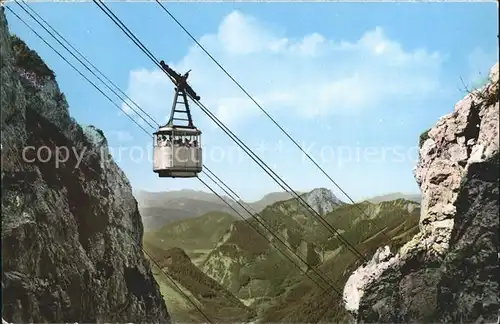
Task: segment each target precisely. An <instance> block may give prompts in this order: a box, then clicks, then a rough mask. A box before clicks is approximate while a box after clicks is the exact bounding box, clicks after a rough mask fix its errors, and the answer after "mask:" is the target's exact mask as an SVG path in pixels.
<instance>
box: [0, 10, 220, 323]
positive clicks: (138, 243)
mask: <svg viewBox="0 0 500 324" xmlns="http://www.w3.org/2000/svg"><path fill="white" fill-rule="evenodd" d="M5 8H7V10H9V11H10V12H11V13H12V14H13V15H14V16H16V17H17V18H18V19H19V20H20V21H21V22H22V23H23V24H24V25H26V27H28V28H29V29H30V30H31V31H32V32H33V33H34V34H35V35H36V36H38V38H40V39H41V40H42V41H43V42H44V43H45V44H46V45H47V46H49V47H50V49H52V50H53V51H54V52H56V54H58V55H59V57H61V58H62V59H63V60H64V61H65V62H66V63H67V64H69V65H70V66H71V67H72V68H73V69H74V70H75V71H77V72H78V74H80V75H81V76H82V77H83V78H85V80H87V81H88V82H89V83H90V84H92V85H93V86H94V88H96V89H97V90H98V91H99V92H100V93H101V94H102V95H103V96H105V97H106V98H107V99H108V100H109V101H110V102H111V103H113V104H114V105H115V106H116V107H117V108H118V109H120V110H122V111H123V112H124V113H125V114H126V115H127V116H129V115H128V114H127V113H126V112H125V111H124V110H123V109H122V108H120V106H118V105H117V104H116V103H115V102H114V101H113V100H112V99H111V98H110V97H108V96H107V95H106V94H105V93H104V92H103V91H102V90H101V89H99V87H97V86H96V85H95V84H94V83H93V82H92V81H90V80H89V79H88V78H87V77H86V76H85V75H83V74H82V73H81V72H80V71H79V70H78V69H77V68H76V67H75V66H74V65H72V64H71V63H70V62H69V61H68V60H67V59H66V58H65V57H64V56H63V55H62V54H60V53H59V52H58V51H57V50H56V49H55V48H54V47H52V45H50V44H49V43H48V42H47V41H45V39H44V38H43V37H42V36H40V34H38V33H37V32H36V31H35V30H34V29H33V28H32V27H31V26H30V25H29V24H28V23H26V22H25V21H24V20H23V19H22V18H21V17H19V16H18V15H17V14H16V13H15V12H14V10H13V9H11V8H10V7H9V6H5ZM129 117H130V116H129ZM130 119H131V120H132V121H133V122H134V123H135V124H136V125H137V126H139V127H140V128H141V129H142V130H143V131H144V132H145V133H147V134H149V132H148V131H146V130H145V129H144V128H143V127H142V126H141V125H139V124H138V123H137V122H136V121H135V120H134V119H133V118H131V117H130ZM126 233H127V235H129V236H130V237H131V238H132V239H133V240H134V242H135V243H136V244H137V245H138V246H139V248H140V249H141V250H142V251H143V252H144V253H145V254H146V255H147V256H148V257H149V258H150V260H151V261H152V262H153V263H154V264H155V265H156V266H157V267H158V268H159V269H160V271H161V272H162V273H163V275H164V276H165V277H167V278H168V279H169V280H170V281H171V282H172V284H173V285H174V286H175V287H176V288H177V289H178V290H179V292H180V293H181V294H182V295H183V296H184V298H186V299H187V300H188V301H189V302H190V303H191V304H192V305H193V306H194V307H195V308H196V309H197V310H198V312H200V314H202V316H203V317H204V318H205V319H206V320H207V321H208V322H209V323H213V322H212V321H211V320H210V318H209V317H208V316H207V315H206V314H205V313H204V312H203V311H202V310H201V308H200V307H199V306H198V305H197V304H196V303H195V302H194V301H193V300H191V298H190V297H189V296H188V295H187V294H186V293H185V292H184V291H183V290H182V289H181V288H180V287H179V285H178V284H177V283H176V282H175V280H174V279H173V278H172V277H171V276H170V275H169V274H168V273H167V272H166V271H165V270H163V268H162V267H161V266H160V265H159V263H158V262H157V261H156V260H155V259H154V258H153V257H152V256H151V254H150V253H149V252H147V251H146V249H145V248H144V247H143V246H142V244H141V243H140V242H137V241H136V240H135V238H134V237H133V236H132V235H131V234H130V233H128V232H126Z"/></svg>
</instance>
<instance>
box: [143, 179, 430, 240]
mask: <svg viewBox="0 0 500 324" xmlns="http://www.w3.org/2000/svg"><path fill="white" fill-rule="evenodd" d="M313 191H314V192H315V193H316V194H317V195H320V196H321V195H331V196H332V197H330V198H331V199H332V200H334V201H338V202H341V201H340V200H339V199H338V198H336V197H335V196H334V195H333V193H332V192H331V191H330V190H328V189H325V188H318V189H315V190H313ZM313 191H311V192H313ZM298 194H302V192H298ZM135 197H136V199H137V202H138V204H139V211H140V213H141V215H142V221H143V224H144V228H145V230H147V231H151V230H154V229H159V228H161V227H162V226H164V225H166V224H168V223H170V222H173V221H177V220H185V219H189V218H195V217H198V216H201V215H204V214H207V213H210V212H223V213H228V214H230V215H233V216H235V217H238V213H239V214H240V215H242V216H244V217H249V215H248V213H247V211H246V210H245V208H246V209H247V210H248V211H251V212H253V213H259V212H261V211H262V210H263V209H264V208H265V207H266V206H269V205H272V204H274V203H276V202H279V201H286V200H289V199H292V198H293V197H294V195H293V194H292V193H288V192H271V193H268V194H266V195H265V196H264V197H262V198H261V199H259V200H257V201H254V202H245V201H243V200H240V201H239V204H238V203H237V202H235V201H234V200H232V199H231V198H229V197H227V196H224V195H221V197H222V198H223V199H224V201H222V200H221V199H220V198H219V197H218V196H216V195H214V194H212V193H207V192H203V191H196V190H189V189H184V190H177V191H166V192H148V191H139V192H137V193H135ZM310 197H311V198H309V199H316V200H318V198H312V196H310ZM396 199H406V200H409V201H414V202H417V203H420V195H418V194H403V193H391V194H387V195H383V196H377V197H373V198H369V199H366V201H369V202H372V203H379V202H383V201H392V200H396ZM324 201H327V200H324ZM240 204H241V205H243V206H245V208H242V207H241V206H240ZM228 205H229V206H231V207H229V206H228ZM324 207H325V206H323V207H321V206H319V208H324ZM235 210H236V211H237V212H235Z"/></svg>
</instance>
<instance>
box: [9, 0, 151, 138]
mask: <svg viewBox="0 0 500 324" xmlns="http://www.w3.org/2000/svg"><path fill="white" fill-rule="evenodd" d="M15 2H16V4H17V5H18V6H19V7H21V9H22V10H24V12H26V13H27V14H28V15H29V16H30V17H31V18H32V19H33V20H34V21H35V22H36V23H38V24H39V25H40V26H41V27H42V28H43V29H44V30H45V31H46V32H47V33H48V34H49V35H50V36H52V38H54V39H55V40H56V41H57V42H58V43H59V45H61V46H62V47H63V48H64V49H65V50H66V51H68V53H70V54H71V56H73V57H74V58H75V59H76V60H78V62H80V64H82V65H83V66H84V67H85V68H86V69H87V70H88V71H89V72H90V73H92V75H94V76H95V77H96V78H97V79H98V80H99V81H101V82H102V83H103V84H104V85H105V86H106V87H107V88H108V89H109V90H111V91H112V92H113V93H114V94H115V96H117V97H118V98H120V100H123V98H121V97H120V96H119V95H118V94H117V93H116V91H115V90H114V89H112V88H111V87H110V86H109V85H108V84H106V83H105V82H104V81H103V80H102V79H101V78H100V77H99V76H98V75H96V73H95V72H94V71H92V70H91V69H90V68H89V67H88V66H87V65H86V64H85V63H83V62H82V60H81V59H80V58H78V57H77V56H76V55H75V54H74V53H73V51H71V50H69V49H68V47H67V46H66V45H64V44H63V43H62V42H61V41H60V40H59V39H58V38H57V37H55V36H54V34H53V33H52V32H51V31H49V30H48V29H47V28H46V27H45V26H44V25H43V24H42V23H40V21H39V20H38V19H37V18H35V17H34V16H33V15H32V14H31V13H30V12H28V11H27V10H26V9H25V8H24V7H23V5H21V3H20V2H19V1H17V0H15ZM25 5H26V6H27V7H28V8H30V10H32V11H33V12H34V13H35V14H36V15H37V16H38V17H39V18H41V17H40V16H39V15H38V14H37V13H36V12H35V11H34V10H33V9H32V8H31V7H30V6H29V5H28V4H26V3H25ZM41 19H42V20H43V18H41ZM43 21H44V22H45V20H43ZM45 23H46V24H47V25H48V26H49V27H51V26H50V25H49V24H48V23H47V22H45ZM51 28H52V27H51ZM52 29H53V28H52ZM56 32H57V31H56ZM58 35H59V37H61V38H62V39H63V40H64V39H65V38H64V37H62V36H61V35H60V34H59V33H58ZM73 50H74V51H76V52H77V53H80V52H79V51H78V50H77V49H75V48H74V47H73ZM80 55H81V54H80ZM82 56H83V55H82ZM93 67H94V69H96V70H97V71H99V70H98V69H97V68H96V67H95V66H93ZM104 77H105V76H104ZM108 81H109V79H108ZM115 87H116V86H115ZM123 102H124V103H125V104H126V105H127V106H128V107H129V108H130V109H131V110H132V111H133V112H135V113H136V114H137V115H138V116H139V117H140V118H141V119H142V120H143V121H144V122H145V123H146V124H148V125H149V126H150V127H152V128H154V126H153V125H151V123H150V122H148V121H147V120H145V119H144V118H143V117H142V116H141V115H140V114H139V113H138V112H137V111H136V110H135V109H134V108H133V107H132V106H130V105H129V104H128V103H127V102H126V101H123ZM139 109H141V108H139ZM141 111H143V110H142V109H141ZM143 112H144V111H143ZM148 116H149V115H148ZM149 117H150V118H151V116H149Z"/></svg>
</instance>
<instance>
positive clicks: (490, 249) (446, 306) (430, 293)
mask: <svg viewBox="0 0 500 324" xmlns="http://www.w3.org/2000/svg"><path fill="white" fill-rule="evenodd" d="M414 173H415V178H416V180H417V183H418V184H419V186H420V188H421V192H422V198H423V199H422V209H421V216H420V233H418V234H417V235H416V236H415V237H414V238H413V239H412V240H411V241H410V242H408V243H407V244H406V245H404V246H403V247H402V248H401V249H400V250H399V251H397V253H396V254H395V255H393V254H392V253H391V252H390V251H389V250H388V249H387V247H385V248H381V249H380V250H379V251H378V252H377V253H376V255H375V256H374V258H373V260H371V261H370V262H369V263H368V264H366V265H365V266H364V267H361V268H358V269H357V270H356V271H355V272H354V273H353V274H352V276H351V277H350V279H349V280H348V282H347V284H346V285H345V288H344V301H345V303H346V308H347V309H348V310H349V311H350V312H351V313H353V314H354V315H355V316H356V318H357V321H358V322H453V323H457V322H475V321H479V322H484V321H486V322H492V321H494V322H497V320H498V316H499V306H500V299H499V297H498V296H499V294H498V293H499V291H498V290H499V277H498V273H499V270H500V269H499V264H498V262H499V259H498V245H499V220H498V216H499V215H498V213H499V206H498V203H499V198H498V195H499V192H498V191H499V190H498V186H499V104H498V63H497V64H496V65H495V66H494V67H493V69H492V70H491V72H490V77H489V82H488V83H487V84H486V85H485V86H484V87H483V88H481V89H478V90H475V91H473V92H471V93H469V94H468V95H467V96H466V97H465V98H464V99H462V100H461V101H460V102H458V103H457V104H456V106H455V109H454V111H453V113H451V114H449V115H446V116H443V117H442V118H441V119H440V120H439V121H438V123H437V124H436V125H435V126H434V127H433V128H432V129H430V131H429V132H428V133H427V136H426V137H425V138H424V141H423V143H422V147H421V149H420V158H419V162H418V164H417V166H416V168H415V170H414Z"/></svg>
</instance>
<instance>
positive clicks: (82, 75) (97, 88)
mask: <svg viewBox="0 0 500 324" xmlns="http://www.w3.org/2000/svg"><path fill="white" fill-rule="evenodd" d="M5 8H7V10H9V11H10V12H11V13H12V14H13V15H14V16H16V17H17V18H18V19H19V20H21V21H22V22H23V23H24V24H25V25H26V26H27V27H28V28H29V29H30V30H31V31H32V32H33V33H34V34H35V35H36V36H38V38H40V39H41V40H42V41H43V42H44V43H45V45H47V46H48V47H50V48H51V49H52V50H53V51H54V52H56V54H57V55H59V57H61V58H62V59H63V60H64V61H65V62H66V63H68V65H69V66H71V67H72V68H73V70H75V71H76V72H77V73H78V74H79V75H80V76H81V77H83V78H84V79H85V80H87V81H88V82H89V83H90V84H91V85H92V86H93V87H94V88H95V89H96V90H97V91H99V92H100V93H101V94H102V95H103V96H105V97H106V98H107V99H108V100H109V101H111V103H113V105H115V106H116V107H117V108H118V109H120V110H121V111H123V112H125V111H124V110H123V109H122V108H121V107H120V106H118V105H117V104H116V103H115V102H114V101H113V99H111V98H110V97H109V96H108V95H107V94H105V93H104V92H103V91H102V90H101V89H100V88H99V87H98V86H96V85H95V84H94V83H93V82H92V81H90V80H89V78H87V77H86V76H85V75H84V74H83V73H82V72H80V70H78V69H77V68H76V67H75V66H74V65H73V64H71V62H69V61H68V60H67V59H66V58H65V57H64V56H62V55H61V53H59V52H58V51H57V50H56V49H55V48H54V47H52V45H50V44H49V43H48V42H47V41H46V40H45V39H43V37H42V36H40V34H38V33H37V32H36V31H35V30H34V29H33V28H32V27H31V26H30V25H28V24H27V23H26V22H25V21H24V20H23V19H22V18H21V17H19V16H18V15H17V14H16V13H15V12H14V11H13V10H12V9H11V8H9V7H8V6H5ZM126 115H127V116H128V117H129V118H130V119H131V120H132V121H133V122H134V123H135V124H136V125H137V126H139V127H140V128H141V129H142V130H143V131H145V132H146V133H148V131H147V130H145V129H144V127H142V126H141V125H139V123H137V122H136V121H135V120H134V118H132V117H131V116H130V115H128V114H126Z"/></svg>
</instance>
